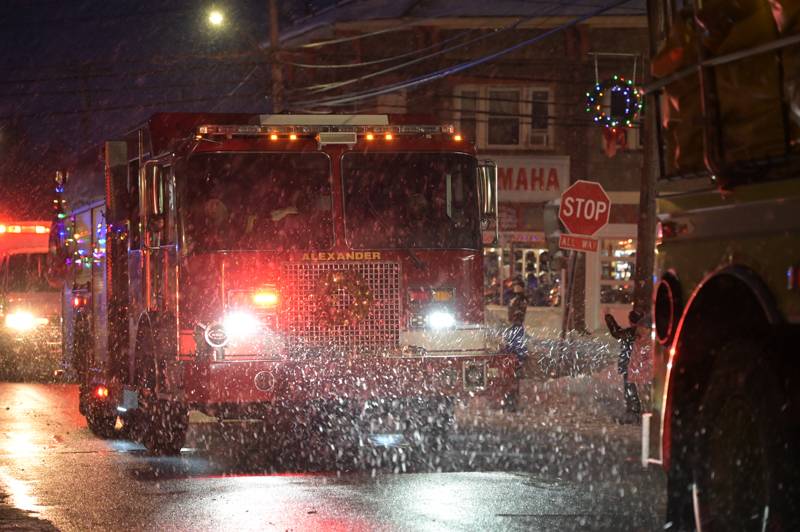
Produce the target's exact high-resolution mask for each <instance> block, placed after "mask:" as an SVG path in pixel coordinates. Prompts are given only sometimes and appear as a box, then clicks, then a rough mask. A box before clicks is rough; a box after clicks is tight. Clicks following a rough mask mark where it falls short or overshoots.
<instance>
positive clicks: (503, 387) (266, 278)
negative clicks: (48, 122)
mask: <svg viewBox="0 0 800 532" xmlns="http://www.w3.org/2000/svg"><path fill="white" fill-rule="evenodd" d="M104 149H105V168H104V169H102V171H96V172H94V173H92V172H91V171H85V170H82V169H70V176H69V182H67V183H64V177H61V178H59V181H60V183H59V185H58V186H59V187H60V189H61V190H63V194H64V198H63V199H64V205H65V209H64V211H63V213H62V214H61V216H60V218H59V220H57V221H56V223H54V225H53V234H54V235H56V236H57V235H64V236H63V237H62V238H61V240H60V241H59V245H57V246H54V248H53V249H54V250H53V253H52V254H51V259H52V260H53V261H54V263H57V264H62V263H63V264H64V265H65V267H64V269H63V275H61V280H62V281H63V282H64V294H65V298H66V299H69V300H70V301H72V303H73V304H72V305H71V306H70V309H69V311H68V313H67V314H68V315H66V316H65V321H66V329H67V334H65V336H64V338H65V345H64V349H65V353H66V358H67V359H68V360H69V362H70V363H71V366H72V368H73V369H74V371H75V372H76V373H77V376H78V379H79V381H80V382H81V393H80V409H81V412H82V413H83V414H84V415H85V416H86V418H87V421H88V424H89V427H90V428H91V429H92V430H93V431H94V432H95V433H97V434H98V435H101V436H110V435H113V434H115V430H114V427H115V426H116V427H117V428H119V426H120V422H122V424H123V425H124V424H127V425H128V426H131V427H132V428H133V432H134V433H135V437H137V438H138V439H141V440H142V441H143V443H144V444H145V445H146V446H147V447H148V448H149V449H150V450H151V451H152V452H156V453H176V452H179V451H180V449H181V446H182V445H183V443H184V438H185V434H186V430H187V412H188V411H189V410H198V411H201V412H203V413H205V414H207V415H210V416H215V417H218V418H220V419H228V418H253V417H259V418H262V419H265V420H266V421H268V422H272V423H273V424H274V426H275V427H278V426H280V425H281V423H282V422H285V421H287V420H290V421H292V422H293V423H294V424H295V425H296V424H297V423H298V422H302V423H306V424H307V425H313V424H314V423H316V422H317V421H318V420H319V418H320V417H319V416H317V414H319V413H320V412H323V413H324V416H322V417H325V416H329V415H330V413H331V412H332V411H335V412H337V413H338V414H339V415H341V416H343V417H345V418H346V419H347V423H346V425H347V426H349V427H355V428H354V429H353V430H354V431H355V434H354V438H355V440H357V441H360V442H363V441H367V440H368V439H370V438H371V437H372V436H375V437H376V438H372V439H371V441H384V442H385V441H407V440H408V439H409V438H411V437H412V436H413V435H412V434H411V433H412V432H413V433H415V434H416V433H418V432H419V430H418V429H419V427H417V428H416V429H414V430H409V425H408V424H405V423H394V424H392V425H391V426H386V425H385V423H387V420H389V419H404V418H403V416H394V417H392V416H387V415H384V414H387V413H395V412H392V411H393V410H403V411H405V413H406V414H409V413H410V414H413V415H416V416H422V418H423V419H422V424H423V425H430V426H431V427H433V426H437V427H438V428H439V429H442V430H443V431H446V430H447V427H448V423H449V422H450V420H451V419H452V408H453V403H454V401H456V400H459V399H463V398H467V397H473V396H482V397H484V398H486V400H487V401H490V402H494V403H495V404H497V405H501V404H503V402H504V401H505V400H507V399H508V398H510V397H513V396H514V394H515V391H516V389H517V386H518V385H517V380H516V378H515V359H514V357H513V355H508V354H503V353H501V352H499V349H498V346H497V345H496V342H494V341H493V340H492V338H491V335H489V334H487V330H486V328H485V327H484V315H483V312H484V310H483V289H482V287H483V270H482V268H483V260H482V251H481V246H482V233H483V232H484V231H487V230H491V231H493V232H494V234H495V235H496V231H497V218H496V208H497V203H496V202H497V191H496V186H497V185H496V176H495V173H496V172H495V171H494V166H493V165H492V164H491V163H488V162H485V163H479V162H478V161H477V160H476V158H475V151H474V147H473V146H471V145H470V144H469V143H467V142H465V141H463V140H462V139H461V137H460V135H457V134H456V133H454V131H453V129H452V127H449V126H440V125H426V124H425V123H423V125H420V124H419V122H417V121H414V120H411V119H410V118H409V117H406V116H394V115H389V116H387V115H325V116H320V115H310V116H307V115H260V116H258V115H255V116H253V115H237V114H188V113H163V114H157V115H154V116H153V117H152V118H151V119H150V120H148V121H147V122H146V123H145V124H144V125H142V126H141V127H139V128H137V129H135V130H133V131H132V132H131V133H130V134H128V135H127V136H126V137H125V138H124V140H121V141H113V142H107V143H106V144H105V148H104ZM59 175H61V176H65V174H63V173H62V174H59ZM88 182H92V183H88ZM92 189H95V190H105V195H104V197H103V196H100V197H97V198H96V201H87V200H86V199H85V198H86V194H87V193H86V192H85V191H87V190H92ZM73 190H82V191H83V192H80V193H78V192H75V193H74V194H72V195H73V197H72V198H71V197H70V195H71V191H73ZM75 195H83V197H84V200H83V202H82V205H81V206H80V207H78V208H76V209H72V208H71V207H70V202H71V201H78V200H79V198H77V197H74V196H75ZM493 344H494V345H493ZM424 412H428V413H431V415H427V414H426V415H422V413H424ZM315 416H317V417H315ZM276 430H278V429H276ZM332 432H335V431H332ZM379 434H383V435H384V436H386V435H389V439H388V440H386V439H385V438H384V439H380V438H377V436H378V435H379ZM332 436H333V434H332ZM350 436H353V434H351V435H350ZM351 441H354V440H352V439H351Z"/></svg>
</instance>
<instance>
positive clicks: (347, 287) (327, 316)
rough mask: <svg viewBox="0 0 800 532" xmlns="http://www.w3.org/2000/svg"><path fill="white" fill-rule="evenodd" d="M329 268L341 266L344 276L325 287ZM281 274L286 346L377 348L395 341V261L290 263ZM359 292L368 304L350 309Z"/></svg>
mask: <svg viewBox="0 0 800 532" xmlns="http://www.w3.org/2000/svg"><path fill="white" fill-rule="evenodd" d="M334 272H342V273H343V275H342V276H341V278H344V279H346V281H343V282H342V283H341V284H340V285H337V287H336V288H333V289H331V288H328V289H327V290H326V285H325V283H326V281H328V282H330V280H331V278H332V276H333V274H334ZM284 280H285V282H284V290H285V291H286V292H288V294H287V295H288V298H286V297H285V296H284V312H283V316H282V318H283V319H282V321H283V322H284V326H285V330H286V331H287V333H288V340H289V342H290V345H291V349H296V350H303V349H310V350H315V351H318V350H323V351H326V350H335V351H381V350H387V349H392V348H394V347H397V346H398V345H399V343H400V330H399V329H400V267H399V265H398V264H397V263H393V262H316V263H289V264H286V265H285V266H284ZM367 288H368V290H367ZM359 295H361V296H362V297H361V299H362V300H366V301H368V305H367V306H366V307H367V310H360V311H356V310H354V309H355V308H356V307H357V305H355V306H354V303H355V302H356V298H357V297H358V296H359ZM362 308H363V307H362Z"/></svg>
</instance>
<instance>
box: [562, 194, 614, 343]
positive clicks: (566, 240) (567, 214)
mask: <svg viewBox="0 0 800 532" xmlns="http://www.w3.org/2000/svg"><path fill="white" fill-rule="evenodd" d="M610 216H611V199H610V198H609V197H608V194H606V191H605V190H603V187H602V186H600V183H594V182H592V181H582V180H578V181H575V183H573V184H572V185H570V187H569V188H568V189H567V190H565V191H564V193H563V194H562V195H561V204H560V205H559V208H558V219H559V220H561V223H562V224H563V225H564V228H565V229H566V230H567V233H566V234H563V233H562V234H561V235H560V236H559V238H558V246H559V247H560V248H561V249H568V250H572V251H579V252H587V251H597V248H598V244H597V239H596V238H594V235H595V233H597V232H598V231H599V230H600V229H602V228H603V227H605V226H606V225H607V224H608V220H609V218H610ZM577 257H578V254H577V253H571V254H570V258H569V263H568V265H567V278H568V280H567V289H568V291H569V292H568V294H567V297H566V304H565V307H564V318H563V322H562V328H561V338H562V339H563V338H565V337H566V334H567V330H568V328H569V327H574V326H575V324H574V323H573V318H574V316H573V313H574V304H573V298H574V295H575V270H576V263H577ZM581 322H582V320H581Z"/></svg>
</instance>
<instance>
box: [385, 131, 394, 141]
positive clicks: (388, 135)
mask: <svg viewBox="0 0 800 532" xmlns="http://www.w3.org/2000/svg"><path fill="white" fill-rule="evenodd" d="M384 138H385V139H386V140H392V139H394V135H392V134H391V133H387V134H386V136H385V137H384Z"/></svg>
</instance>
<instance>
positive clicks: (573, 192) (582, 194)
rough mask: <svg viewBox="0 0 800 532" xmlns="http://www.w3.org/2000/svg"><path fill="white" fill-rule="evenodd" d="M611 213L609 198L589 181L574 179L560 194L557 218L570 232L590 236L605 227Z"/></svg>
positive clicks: (596, 185)
mask: <svg viewBox="0 0 800 532" xmlns="http://www.w3.org/2000/svg"><path fill="white" fill-rule="evenodd" d="M610 214H611V200H610V199H609V198H608V194H606V191H605V190H603V187H602V186H600V183H593V182H591V181H580V180H579V181H575V183H573V184H572V185H571V186H570V187H569V188H568V189H567V190H565V191H564V193H563V194H561V206H560V207H559V209H558V219H559V220H561V223H563V224H564V227H566V228H567V230H568V231H569V232H570V233H574V234H577V235H588V236H591V235H593V234H595V233H596V232H598V231H599V230H600V229H602V228H603V227H605V225H606V224H607V223H608V218H609V215H610Z"/></svg>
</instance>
